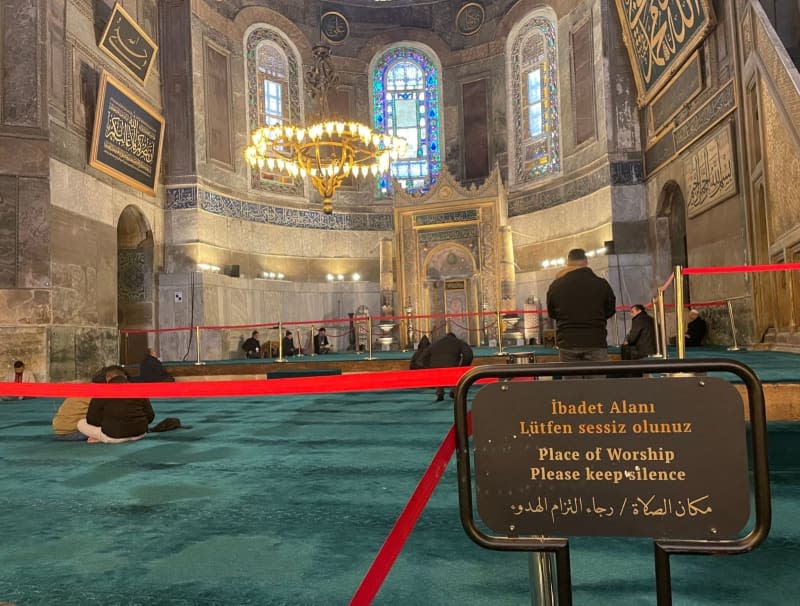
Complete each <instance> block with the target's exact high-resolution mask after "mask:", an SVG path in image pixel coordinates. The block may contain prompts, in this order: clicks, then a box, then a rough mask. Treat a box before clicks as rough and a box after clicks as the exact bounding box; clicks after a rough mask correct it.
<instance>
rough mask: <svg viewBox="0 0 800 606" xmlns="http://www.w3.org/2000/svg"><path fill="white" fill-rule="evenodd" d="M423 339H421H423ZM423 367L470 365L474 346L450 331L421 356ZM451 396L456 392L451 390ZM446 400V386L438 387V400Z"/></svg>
mask: <svg viewBox="0 0 800 606" xmlns="http://www.w3.org/2000/svg"><path fill="white" fill-rule="evenodd" d="M421 340H422V339H420V341H421ZM419 361H420V363H421V364H422V368H450V367H453V366H469V365H470V364H472V348H471V347H470V346H469V345H467V344H466V343H465V342H464V341H462V340H461V339H459V338H458V337H457V336H456V335H455V333H452V332H449V333H447V334H446V335H445V336H443V337H442V338H441V339H439V340H438V341H436V343H434V344H433V345H431V346H430V347H427V348H426V349H425V350H424V351H423V352H422V354H420V356H419ZM450 397H451V398H453V397H455V392H453V391H450ZM442 400H444V387H437V388H436V401H437V402H441V401H442Z"/></svg>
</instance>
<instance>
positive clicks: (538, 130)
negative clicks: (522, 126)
mask: <svg viewBox="0 0 800 606" xmlns="http://www.w3.org/2000/svg"><path fill="white" fill-rule="evenodd" d="M528 124H529V130H530V133H531V137H537V136H539V135H541V134H542V104H541V103H534V104H533V105H531V106H530V107H529V108H528Z"/></svg>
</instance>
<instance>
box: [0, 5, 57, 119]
mask: <svg viewBox="0 0 800 606" xmlns="http://www.w3.org/2000/svg"><path fill="white" fill-rule="evenodd" d="M0 10H1V11H2V13H0V14H2V20H0V36H2V40H1V42H2V51H0V59H1V60H2V67H3V70H2V74H3V76H2V89H3V95H2V98H0V102H2V107H0V110H2V116H0V118H1V121H2V123H3V124H4V125H7V126H21V127H33V128H35V127H43V126H44V124H43V116H44V111H43V107H42V104H43V103H46V94H45V91H43V90H42V89H43V80H44V78H43V74H42V63H43V62H42V53H43V52H44V48H43V46H44V45H43V43H42V41H43V39H44V37H43V36H42V35H41V33H40V32H41V31H43V22H44V15H43V11H42V3H41V2H40V1H39V0H15V2H14V3H13V7H12V6H11V4H10V3H6V4H4V6H2V7H0Z"/></svg>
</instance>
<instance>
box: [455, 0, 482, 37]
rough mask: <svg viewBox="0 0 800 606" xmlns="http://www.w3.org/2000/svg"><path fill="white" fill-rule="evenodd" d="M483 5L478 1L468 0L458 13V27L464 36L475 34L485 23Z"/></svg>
mask: <svg viewBox="0 0 800 606" xmlns="http://www.w3.org/2000/svg"><path fill="white" fill-rule="evenodd" d="M483 17H484V12H483V6H481V5H480V4H478V3H477V2H467V3H466V4H465V5H464V6H462V7H461V9H460V10H459V11H458V14H457V15H456V29H458V33H459V34H461V35H462V36H474V35H475V34H477V33H478V31H479V30H480V29H481V26H482V25H483Z"/></svg>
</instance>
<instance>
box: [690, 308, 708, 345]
mask: <svg viewBox="0 0 800 606" xmlns="http://www.w3.org/2000/svg"><path fill="white" fill-rule="evenodd" d="M707 332H708V324H706V321H705V320H704V319H703V318H701V317H700V312H699V311H697V310H696V309H690V310H689V324H688V326H687V327H686V347H700V346H701V345H702V344H703V339H705V338H706V333H707Z"/></svg>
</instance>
